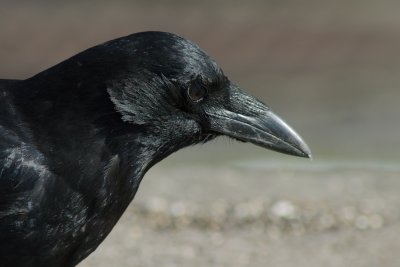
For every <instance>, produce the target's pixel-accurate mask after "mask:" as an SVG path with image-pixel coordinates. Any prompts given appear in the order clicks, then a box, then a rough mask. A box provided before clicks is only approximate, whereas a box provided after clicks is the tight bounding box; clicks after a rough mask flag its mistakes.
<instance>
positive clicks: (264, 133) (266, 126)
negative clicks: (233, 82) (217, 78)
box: [206, 89, 311, 158]
mask: <svg viewBox="0 0 400 267" xmlns="http://www.w3.org/2000/svg"><path fill="white" fill-rule="evenodd" d="M236 92H239V94H238V93H236V94H235V96H234V98H233V99H231V101H234V103H233V104H232V106H233V107H234V108H232V110H234V111H231V108H230V107H229V106H228V107H225V108H221V109H215V110H212V111H207V112H206V113H207V115H208V116H209V120H210V130H212V131H215V132H218V133H221V134H224V135H227V136H230V137H233V138H235V139H238V140H241V141H244V142H251V143H253V144H256V145H259V146H261V147H264V148H268V149H271V150H274V151H277V152H281V153H285V154H289V155H293V156H299V157H305V158H311V151H310V149H309V147H308V146H307V144H306V143H305V142H304V141H303V140H302V138H301V137H300V135H298V134H297V133H296V132H295V131H294V130H293V129H292V128H291V127H290V126H289V125H287V124H286V123H285V122H284V121H283V120H282V119H281V118H279V117H278V116H277V115H276V114H275V113H273V112H272V111H271V110H270V109H269V108H268V107H266V106H265V105H264V104H263V103H261V102H260V101H258V100H257V99H255V98H253V97H251V96H249V95H247V94H245V93H243V92H241V91H239V90H238V89H236Z"/></svg>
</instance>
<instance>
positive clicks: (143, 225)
mask: <svg viewBox="0 0 400 267" xmlns="http://www.w3.org/2000/svg"><path fill="white" fill-rule="evenodd" d="M399 174H400V167H399V166H396V165H388V164H384V165H382V164H375V165H374V164H367V163H365V164H342V163H330V162H318V161H314V162H313V163H312V164H302V165H297V164H296V165H293V164H292V165H291V164H288V163H281V164H279V163H275V164H269V165H262V164H257V163H256V162H253V163H251V164H250V163H241V164H235V163H231V164H229V163H228V164H227V166H226V165H225V166H224V167H216V166H211V167H210V166H186V167H183V166H172V167H166V166H163V165H162V166H160V167H156V168H155V169H154V170H151V171H150V173H148V175H147V176H146V177H145V180H144V181H143V183H142V186H141V188H140V192H139V193H138V195H137V196H136V198H135V200H134V201H133V203H132V204H133V205H131V206H130V207H129V208H128V210H127V212H126V213H125V215H124V216H123V218H122V219H121V220H120V222H119V223H118V225H117V226H116V227H115V228H114V230H113V232H112V233H111V234H110V236H109V237H108V238H107V239H106V241H105V242H104V243H103V244H102V245H101V246H100V247H99V248H98V249H97V250H96V251H95V253H93V254H92V255H91V256H89V257H88V259H87V260H85V261H84V262H83V263H82V264H81V265H80V266H81V267H90V266H307V267H313V266H316V267H317V266H332V267H333V266H353V267H359V266H360V267H361V266H362V267H367V266H371V267H376V266H393V267H394V266H400V260H399V259H398V255H397V254H398V252H399V251H400V239H399V238H398V234H399V233H400V210H399V208H398V207H399V206H400V196H399V194H398V191H399V188H400V179H399Z"/></svg>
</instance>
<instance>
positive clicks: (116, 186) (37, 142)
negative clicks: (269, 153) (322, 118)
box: [0, 32, 310, 267]
mask: <svg viewBox="0 0 400 267" xmlns="http://www.w3.org/2000/svg"><path fill="white" fill-rule="evenodd" d="M219 135H227V136H229V137H232V138H235V139H237V140H240V141H244V142H251V143H254V144H256V145H259V146H262V147H265V148H268V149H272V150H275V151H279V152H283V153H287V154H291V155H296V156H301V157H310V150H309V149H308V147H307V145H306V144H305V143H304V142H303V141H302V139H301V138H300V137H299V135H297V134H296V133H295V132H294V131H293V130H292V129H291V128H290V127H289V126H288V125H287V124H285V123H284V122H283V121H282V120H281V119H280V118H279V117H278V116H276V115H275V114H274V113H273V112H272V111H271V110H270V109H269V108H268V107H267V106H266V105H264V104H263V103H261V102H260V101H258V100H257V99H256V98H254V97H252V96H250V95H248V94H246V93H245V92H243V91H241V90H240V89H239V88H238V87H237V86H236V85H235V84H233V83H232V82H230V81H229V80H228V78H227V77H225V76H224V74H223V72H222V70H221V69H220V68H219V67H218V65H217V64H216V63H215V62H214V60H212V59H211V58H210V57H209V56H208V55H206V54H205V52H203V51H202V50H201V49H200V48H199V47H198V46H197V45H195V44H194V43H192V42H190V41H188V40H186V39H184V38H181V37H179V36H177V35H174V34H171V33H165V32H142V33H137V34H133V35H129V36H126V37H122V38H119V39H115V40H112V41H109V42H106V43H104V44H101V45H98V46H95V47H92V48H90V49H88V50H86V51H84V52H82V53H80V54H77V55H75V56H73V57H71V58H70V59H67V60H66V61H64V62H62V63H60V64H58V65H56V66H54V67H52V68H49V69H47V70H45V71H43V72H41V73H39V74H37V75H35V76H33V77H32V78H29V79H26V80H0V266H13V267H15V266H74V265H76V264H78V263H79V262H80V261H81V260H83V259H84V258H85V257H87V256H88V255H89V254H90V253H91V252H93V251H94V250H95V249H96V247H97V246H98V245H99V244H100V243H101V242H102V241H103V240H104V238H105V237H106V236H107V235H108V234H109V233H110V231H111V229H112V228H113V227H114V225H115V224H116V223H117V221H118V219H119V218H120V216H121V215H122V213H123V212H124V210H125V209H126V208H127V206H128V204H129V203H130V202H131V200H132V199H133V197H134V196H135V193H136V191H137V189H138V187H139V184H140V181H141V180H142V178H143V176H144V174H145V173H146V171H147V170H148V169H149V168H150V167H151V166H153V165H154V164H156V163H157V162H159V161H160V160H162V159H163V158H165V157H167V156H168V155H170V154H171V153H173V152H175V151H177V150H179V149H180V148H182V147H185V146H189V145H194V144H197V143H204V142H207V141H209V140H211V139H213V138H215V137H216V136H219Z"/></svg>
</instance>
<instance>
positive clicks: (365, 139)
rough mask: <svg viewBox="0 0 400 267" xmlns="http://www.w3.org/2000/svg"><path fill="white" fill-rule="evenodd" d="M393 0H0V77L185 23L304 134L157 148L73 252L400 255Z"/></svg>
mask: <svg viewBox="0 0 400 267" xmlns="http://www.w3.org/2000/svg"><path fill="white" fill-rule="evenodd" d="M399 10H400V2H399V1H394V0H382V1H372V0H346V1H345V0H337V1H325V0H304V1H285V0H266V1H261V0H260V1H228V0H220V1H209V0H204V1H179V0H175V1H168V2H167V1H122V0H119V1H86V2H82V1H63V2H62V1H30V2H29V1H5V0H0V25H1V26H0V36H1V38H0V58H1V64H0V77H1V78H13V79H24V78H27V77H30V76H32V75H34V74H36V73H38V72H40V71H42V70H44V69H46V68H48V67H50V66H52V65H54V64H56V63H58V62H60V61H62V60H64V59H66V58H68V57H70V56H72V55H74V54H76V53H78V52H80V51H82V50H84V49H86V48H89V47H91V46H94V45H96V44H99V43H102V42H105V41H107V40H110V39H113V38H116V37H120V36H123V35H128V34H131V33H134V32H139V31H146V30H161V31H169V32H174V33H177V34H179V35H181V36H183V37H186V38H188V39H190V40H192V41H194V42H196V43H197V44H199V46H200V47H201V48H202V49H203V50H205V51H206V52H207V53H208V54H209V55H211V56H212V57H213V58H214V59H215V60H216V61H217V62H218V63H219V65H220V66H221V67H222V68H223V70H224V72H225V74H226V75H227V76H228V77H229V78H230V79H231V80H233V81H235V82H236V83H237V84H238V85H240V87H242V88H243V89H245V90H247V91H248V92H251V93H252V94H253V95H256V96H257V97H258V98H260V99H262V100H263V101H265V102H266V103H267V104H268V105H270V106H271V107H272V109H273V110H274V111H275V112H276V113H278V114H280V116H281V117H283V118H284V119H285V120H286V121H287V122H288V123H289V124H290V125H292V126H293V127H294V128H295V129H296V130H297V131H298V132H299V133H300V134H301V135H302V136H303V137H304V139H305V140H306V141H307V143H308V144H309V146H310V147H311V149H312V151H313V156H314V159H313V161H308V160H304V159H297V158H291V157H288V156H285V155H279V154H277V153H273V152H270V151H266V150H263V149H261V148H257V147H255V146H252V145H249V144H239V143H237V142H234V141H230V140H228V139H224V138H221V139H220V140H216V141H213V142H211V143H208V144H206V145H203V146H197V147H190V148H187V149H184V150H183V151H180V152H178V153H176V154H174V155H173V156H171V157H169V158H167V159H166V160H164V161H163V162H162V163H160V164H159V165H157V166H156V167H154V168H153V169H152V170H150V172H149V173H148V174H147V175H146V177H145V179H144V181H143V182H142V186H141V188H140V190H139V193H138V194H137V196H136V198H135V200H134V202H133V205H131V207H129V208H128V211H127V212H126V213H125V215H124V217H123V218H122V219H121V221H120V222H119V223H118V225H117V227H116V228H115V229H114V231H113V232H112V234H111V235H110V236H109V237H108V238H107V240H106V241H105V242H104V243H103V244H102V245H101V246H100V247H99V249H98V250H97V251H96V252H95V253H93V254H92V255H91V256H89V258H88V259H87V260H86V261H84V262H83V263H82V264H81V265H80V266H83V267H88V266H111V265H114V266H205V265H207V266H266V264H268V266H295V265H296V266H308V267H310V266H311V267H312V266H371V267H372V266H400V259H398V257H397V253H398V251H400V240H398V239H397V238H396V236H397V235H398V234H399V233H400V223H399V222H400V211H399V207H400V196H399V193H398V192H399V190H400V181H399V176H400V165H399V164H398V159H399V152H398V150H399V142H398V136H399V132H400V117H399V115H398V110H399V108H398V107H399V104H398V101H399V100H400V90H399V88H400V76H399V74H400V53H399V47H400V27H399V25H400V16H399V15H398V11H399Z"/></svg>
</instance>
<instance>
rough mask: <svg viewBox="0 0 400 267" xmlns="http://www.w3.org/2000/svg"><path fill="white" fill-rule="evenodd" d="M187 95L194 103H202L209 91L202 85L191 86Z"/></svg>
mask: <svg viewBox="0 0 400 267" xmlns="http://www.w3.org/2000/svg"><path fill="white" fill-rule="evenodd" d="M187 94H188V96H189V98H190V100H192V101H193V102H200V101H201V100H203V98H204V97H205V95H206V94H207V89H206V88H205V87H204V86H202V85H201V84H198V83H195V84H191V85H190V86H189V88H188V90H187Z"/></svg>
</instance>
